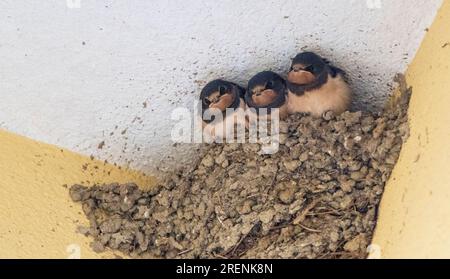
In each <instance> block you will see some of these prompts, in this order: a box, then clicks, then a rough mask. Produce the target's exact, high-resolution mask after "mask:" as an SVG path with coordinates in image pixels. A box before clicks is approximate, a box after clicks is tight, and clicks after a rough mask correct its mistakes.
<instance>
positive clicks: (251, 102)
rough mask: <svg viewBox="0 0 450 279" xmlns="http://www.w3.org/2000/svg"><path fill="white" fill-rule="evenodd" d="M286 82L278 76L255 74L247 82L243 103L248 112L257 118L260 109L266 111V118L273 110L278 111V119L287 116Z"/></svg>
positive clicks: (273, 74) (263, 73)
mask: <svg viewBox="0 0 450 279" xmlns="http://www.w3.org/2000/svg"><path fill="white" fill-rule="evenodd" d="M286 97H287V88H286V81H285V80H284V79H283V78H282V77H281V76H279V75H278V74H276V73H274V72H271V71H264V72H260V73H258V74H256V75H255V76H254V77H252V78H251V79H250V80H249V82H248V87H247V92H246V94H245V102H246V104H247V107H248V108H249V109H250V112H249V113H251V111H253V113H256V114H257V115H258V117H259V114H260V110H261V109H267V116H268V117H270V113H271V112H272V110H273V109H279V116H280V119H283V118H285V117H286V116H287V114H288V110H287V101H286Z"/></svg>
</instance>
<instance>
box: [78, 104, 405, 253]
mask: <svg viewBox="0 0 450 279" xmlns="http://www.w3.org/2000/svg"><path fill="white" fill-rule="evenodd" d="M407 105H408V98H403V100H402V101H401V102H399V103H398V104H397V105H395V106H393V107H392V108H390V109H388V110H385V111H384V112H382V113H375V114H374V113H362V112H346V113H344V114H342V115H340V116H337V117H334V116H332V115H328V116H326V117H324V118H321V119H316V118H312V117H310V116H301V115H296V116H291V117H290V118H289V119H288V120H287V121H286V122H282V123H280V140H281V145H280V149H279V152H277V153H276V154H273V155H260V154H259V151H260V149H261V146H259V145H258V144H224V145H211V146H209V147H208V148H207V151H206V155H205V156H204V157H203V158H202V160H201V161H200V162H199V163H198V164H197V165H196V166H195V168H194V170H193V171H189V172H187V171H186V172H183V171H179V172H177V173H174V174H172V175H171V176H170V177H169V178H168V179H167V180H165V181H164V182H162V183H160V185H157V186H156V187H153V188H152V190H151V191H147V192H145V191H142V190H140V189H139V188H138V186H137V185H134V184H126V185H119V184H111V185H101V186H98V185H97V186H93V187H85V186H81V185H74V186H72V187H71V189H70V195H71V198H72V199H73V200H74V201H76V202H80V203H82V208H83V211H84V213H85V214H86V215H87V217H88V219H89V221H90V226H89V227H79V228H78V230H79V232H80V233H83V234H85V235H89V236H91V237H92V238H93V242H92V244H91V245H92V248H93V249H94V250H95V251H97V252H102V251H104V250H105V249H113V250H119V251H121V252H123V253H125V254H126V255H129V256H131V257H144V258H365V257H366V256H367V253H366V250H367V246H368V245H369V244H370V241H371V239H372V235H373V232H374V229H375V225H376V218H377V208H378V205H379V202H380V199H381V195H382V193H383V189H384V186H385V183H386V181H387V180H388V178H389V176H390V174H391V171H392V169H393V167H394V165H395V163H396V161H397V159H398V157H399V153H400V150H401V147H402V144H403V142H404V141H405V140H406V138H407V137H408V132H409V129H408V123H407Z"/></svg>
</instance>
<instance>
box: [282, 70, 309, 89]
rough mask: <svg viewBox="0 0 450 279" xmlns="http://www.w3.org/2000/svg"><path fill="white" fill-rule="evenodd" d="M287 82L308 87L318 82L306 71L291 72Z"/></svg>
mask: <svg viewBox="0 0 450 279" xmlns="http://www.w3.org/2000/svg"><path fill="white" fill-rule="evenodd" d="M287 80H288V81H289V82H290V83H294V84H298V85H307V84H311V83H313V82H314V81H315V80H316V77H315V76H314V75H313V74H312V73H310V72H308V71H305V70H299V71H294V70H292V71H290V72H289V74H288V77H287Z"/></svg>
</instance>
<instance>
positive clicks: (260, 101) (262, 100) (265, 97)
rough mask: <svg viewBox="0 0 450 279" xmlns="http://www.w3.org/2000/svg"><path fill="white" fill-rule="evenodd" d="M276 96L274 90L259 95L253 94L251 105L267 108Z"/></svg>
mask: <svg viewBox="0 0 450 279" xmlns="http://www.w3.org/2000/svg"><path fill="white" fill-rule="evenodd" d="M277 96H278V94H277V93H276V92H275V91H274V90H272V89H267V90H264V91H262V92H261V93H259V94H253V96H252V100H253V103H255V105H257V106H267V105H270V104H272V103H273V102H274V101H275V99H276V98H277Z"/></svg>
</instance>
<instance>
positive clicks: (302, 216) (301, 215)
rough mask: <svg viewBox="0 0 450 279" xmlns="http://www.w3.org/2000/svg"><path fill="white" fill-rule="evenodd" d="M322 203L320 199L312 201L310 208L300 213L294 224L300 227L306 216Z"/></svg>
mask: <svg viewBox="0 0 450 279" xmlns="http://www.w3.org/2000/svg"><path fill="white" fill-rule="evenodd" d="M319 202H320V199H317V200H314V201H312V202H311V203H310V204H308V206H307V207H306V208H305V209H304V210H303V211H302V213H300V214H299V215H298V216H297V217H296V218H295V219H294V221H293V222H292V224H294V225H298V224H300V223H302V222H303V221H305V219H306V215H307V214H308V213H309V212H310V211H311V210H312V209H313V208H314V207H316V205H317V204H318V203H319Z"/></svg>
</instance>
